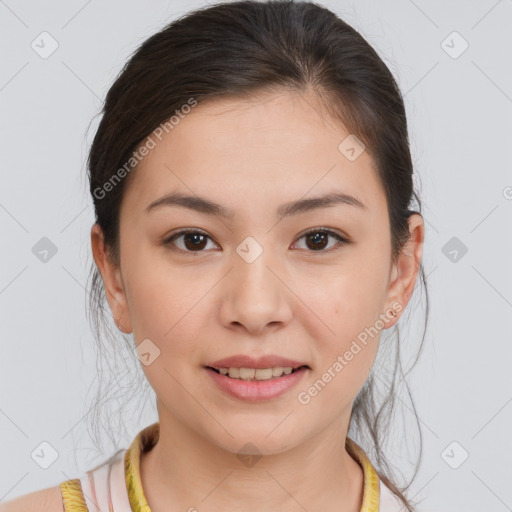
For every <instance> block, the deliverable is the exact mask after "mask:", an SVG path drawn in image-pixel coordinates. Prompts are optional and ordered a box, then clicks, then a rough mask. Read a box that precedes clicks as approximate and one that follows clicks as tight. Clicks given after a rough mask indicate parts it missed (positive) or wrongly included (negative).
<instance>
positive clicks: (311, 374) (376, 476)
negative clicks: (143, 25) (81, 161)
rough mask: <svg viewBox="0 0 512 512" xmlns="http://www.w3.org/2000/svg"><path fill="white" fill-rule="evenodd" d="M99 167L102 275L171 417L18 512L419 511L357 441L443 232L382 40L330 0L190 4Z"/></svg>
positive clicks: (146, 55)
mask: <svg viewBox="0 0 512 512" xmlns="http://www.w3.org/2000/svg"><path fill="white" fill-rule="evenodd" d="M88 164H89V173H90V175H89V177H90V190H91V194H92V197H93V201H94V207H95V213H96V222H95V224H94V226H93V227H92V231H91V243H92V251H93V255H94V260H95V262H96V265H97V267H98V271H99V272H100V274H101V280H100V279H99V277H98V276H99V274H97V275H96V276H97V279H95V280H94V282H95V286H97V285H101V286H103V287H104V292H105V295H106V298H107V300H108V304H109V307H110V310H111V313H112V316H113V318H114V319H115V320H116V324H117V326H118V328H119V329H120V330H121V331H122V332H123V333H127V334H128V333H129V334H133V340H134V347H136V351H137V354H138V356H139V358H140V363H141V365H142V369H143V371H144V373H145V375H146V377H147V380H148V382H149V384H150V385H151V387H152V388H153V390H154V391H155V395H156V399H157V406H158V418H159V421H158V422H157V423H155V424H153V425H150V426H149V427H147V428H145V429H144V430H142V431H141V432H139V434H138V435H137V436H136V437H135V439H134V440H133V443H132V444H131V446H130V447H129V448H128V449H124V450H120V451H118V452H117V453H116V454H114V456H112V457H111V458H110V459H109V460H107V461H106V462H105V463H104V464H102V465H100V466H98V467H96V468H94V469H91V470H90V471H89V472H88V473H87V474H85V475H82V476H81V477H80V478H75V479H71V480H68V481H65V482H62V483H61V484H60V486H57V487H55V488H51V489H47V490H44V491H39V492H38V493H34V494H33V495H30V497H28V496H25V497H22V498H18V499H17V500H13V501H12V502H11V503H8V504H5V505H4V507H5V511H13V510H17V509H18V508H19V509H20V510H21V508H22V507H23V510H25V511H26V510H31V509H32V508H34V509H35V508H37V509H38V510H41V507H42V504H43V503H45V502H46V506H47V510H62V509H63V508H64V510H66V511H72V510H96V509H97V508H96V507H99V509H100V510H115V511H116V512H117V511H129V510H137V511H138V510H145V511H149V510H152V511H154V512H155V511H157V512H158V511H163V510H166V511H174V510H189V511H193V510H202V511H206V510H211V511H216V510H221V509H223V510H233V509H235V508H238V507H240V506H243V508H244V509H246V510H250V511H260V510H266V511H268V510H285V511H288V510H289V511H294V510H300V509H302V510H324V511H325V510H327V511H330V510H332V511H340V510H343V511H344V512H356V511H365V512H369V511H378V510H380V511H381V512H383V511H384V512H385V511H398V510H404V509H405V510H416V508H414V506H413V504H412V502H411V501H410V500H409V499H408V498H407V497H406V496H405V493H404V492H403V491H402V490H401V489H400V488H399V486H398V485H397V484H396V483H393V481H392V479H391V477H389V476H386V475H385V472H384V471H383V470H382V469H378V468H377V466H374V465H373V464H372V462H371V461H370V458H369V456H368V455H367V454H366V451H365V450H364V449H363V448H362V447H361V446H360V445H359V444H357V443H356V442H355V441H353V440H352V439H351V437H350V436H348V432H349V428H352V429H354V428H355V433H357V430H358V428H359V427H360V426H361V427H362V425H363V423H364V419H365V418H368V417H371V413H372V392H373V387H372V386H373V381H372V374H371V370H372V366H373V364H374V361H375V359H376V356H377V351H378V348H379V341H380V335H381V331H382V330H386V329H390V328H392V327H393V326H394V325H395V324H396V322H398V320H399V318H400V316H401V314H402V312H403V311H404V309H405V308H406V306H407V304H408V302H409V299H410V298H411V295H412V293H413V290H414V287H415V283H416V280H417V277H418V274H420V271H421V272H422V267H421V257H422V249H423V240H424V223H423V219H422V216H421V213H420V212H419V211H416V210H413V209H410V206H411V202H412V200H413V199H414V198H416V199H417V197H416V194H415V192H414V190H413V179H412V178H413V168H412V163H411V156H410V152H409V145H408V134H407V122H406V116H405V110H404V105H403V101H402V97H401V94H400V91H399V89H398V87H397V85H396V82H395V80H394V78H393V76H392V74H391V73H390V71H389V70H388V68H387V67H386V66H385V64H384V63H383V62H382V60H381V59H380V58H379V57H378V55H377V54H376V52H375V51H374V50H373V49H372V48H371V47H370V46H369V44H368V43H367V42H366V41H365V40H364V39H363V38H362V36H361V35H360V34H358V33H357V32H356V31H355V30H354V29H352V28H351V27H350V26H348V25H347V24H346V23H345V22H343V21H342V20H340V19H339V18H338V17H337V16H335V15H334V14H333V13H332V12H331V11H329V10H328V9H325V8H322V7H320V6H319V5H316V4H313V3H309V2H300V3H293V2H287V1H275V2H253V1H242V2H234V3H229V4H219V5H215V6H213V7H209V8H205V9H202V10H199V11H195V12H192V13H189V14H188V15H187V16H184V17H182V18H180V19H178V20H176V21H174V22H173V23H171V24H170V25H168V26H167V27H166V28H164V29H163V30H162V31H160V32H159V33H157V34H155V35H153V36H152V37H150V38H149V39H148V40H147V41H145V42H144V43H143V44H142V46H141V47H140V48H139V49H138V51H137V52H135V54H134V55H133V56H132V57H131V59H130V61H129V62H128V63H127V65H126V66H125V68H124V69H123V70H122V72H121V73H120V75H119V77H118V78H117V79H116V81H115V83H114V84H113V86H112V87H111V89H110V90H109V92H108V94H107V98H106V102H105V106H104V110H103V118H102V121H101V123H100V125H99V128H98V130H97V133H96V136H95V138H94V141H93V144H92V147H91V150H90V155H89V161H88ZM418 201H419V200H418ZM395 368H396V367H395ZM375 442H376V444H375V446H374V448H375V449H376V450H377V452H378V453H380V447H379V440H378V439H377V438H375ZM379 467H382V465H380V466H379ZM404 506H405V508H403V507H404ZM16 507H18V508H16Z"/></svg>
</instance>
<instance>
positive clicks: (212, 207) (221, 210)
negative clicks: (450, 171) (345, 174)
mask: <svg viewBox="0 0 512 512" xmlns="http://www.w3.org/2000/svg"><path fill="white" fill-rule="evenodd" d="M340 204H346V205H351V206H356V207H357V208H361V209H366V210H367V209H368V208H367V207H366V206H365V205H364V204H363V203H362V202H361V201H360V200H359V199H357V198H356V197H354V196H352V195H350V194H345V193H341V192H331V193H329V194H325V195H323V196H318V197H312V198H309V199H299V200H297V201H291V202H289V203H285V204H283V205H281V206H280V207H279V208H278V209H277V212H276V215H277V217H279V218H281V219H282V218H284V217H289V216H292V215H298V214H301V213H305V212H309V211H313V210H319V209H321V208H328V207H331V206H335V205H340ZM162 206H182V207H184V208H188V209H190V210H194V211H196V212H199V213H203V214H206V215H217V216H220V217H224V218H226V219H231V218H233V216H234V215H235V212H233V211H232V210H230V209H228V208H226V207H224V206H221V205H220V204H217V203H214V202H213V201H210V200H208V199H205V198H203V197H199V196H188V195H185V194H182V193H181V192H172V193H170V194H167V195H165V196H163V197H161V198H160V199H156V200H155V201H153V202H152V203H151V204H150V205H149V206H147V208H146V213H149V212H150V211H152V210H154V209H156V208H159V207H162Z"/></svg>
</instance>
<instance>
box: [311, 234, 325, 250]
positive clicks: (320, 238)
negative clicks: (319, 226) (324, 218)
mask: <svg viewBox="0 0 512 512" xmlns="http://www.w3.org/2000/svg"><path fill="white" fill-rule="evenodd" d="M307 238H308V239H311V240H313V244H319V243H321V244H322V245H321V247H318V246H315V245H314V246H313V247H310V245H309V244H308V247H309V248H310V249H319V248H320V249H323V248H324V247H325V246H326V245H327V234H326V233H322V232H317V233H315V234H313V235H310V236H308V237H307Z"/></svg>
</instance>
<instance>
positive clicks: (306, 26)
mask: <svg viewBox="0 0 512 512" xmlns="http://www.w3.org/2000/svg"><path fill="white" fill-rule="evenodd" d="M274 91H275V92H276V93H282V92H284V91H293V92H297V93H299V94H301V93H305V92H309V91H313V92H314V93H316V96H317V97H318V99H319V100H320V101H321V104H322V105H324V106H325V109H326V111H327V112H329V114H330V116H331V118H332V119H335V120H339V121H341V122H342V123H343V124H344V125H345V126H346V128H347V129H348V130H349V132H350V133H351V134H355V135H356V136H357V137H358V138H359V139H360V140H361V141H363V143H364V144H365V146H366V150H367V151H368V152H369V153H370V155H371V156H372V158H373V161H374V162H375V166H376V170H377V174H378V176H379V179H380V182H381V184H382V186H383V189H384V191H385V195H386V199H387V205H388V213H389V221H390V229H391V233H390V236H391V242H392V244H391V245H392V257H393V259H394V260H396V258H397V256H398V255H399V254H400V252H401V250H402V248H403V246H404V244H405V243H406V242H407V241H408V239H409V225H408V219H409V216H410V215H411V214H412V213H414V212H417V213H420V211H421V202H420V199H419V197H418V195H417V194H416V192H415V190H414V186H413V165H412V161H411V154H410V149H409V141H408V130H407V121H406V114H405V108H404V103H403V98H402V95H401V92H400V90H399V88H398V86H397V83H396V82H395V79H394V78H393V75H392V74H391V72H390V70H389V69H388V68H387V67H386V65H385V64H384V62H383V60H382V59H381V58H380V57H379V56H378V54H377V53H376V51H375V50H374V49H373V48H372V47H371V46H370V45H369V44H368V43H367V42H366V40H365V39H364V38H363V37H362V36H361V35H360V34H359V33H358V32H357V31H356V30H354V29H353V28H352V27H350V26H349V25H348V24H347V23H345V22H344V21H343V20H341V19H340V18H339V17H337V16H336V15H335V14H334V13H333V12H331V11H330V10H328V9H326V8H324V7H322V6H321V5H319V4H316V3H312V2H293V1H267V2H262V1H251V0H245V1H239V2H229V3H225V4H222V3H221V4H216V5H214V6H208V7H205V8H202V9H199V10H196V11H193V12H190V13H188V14H187V15H185V16H182V17H181V18H179V19H176V20H175V21H173V22H172V23H170V24H169V25H167V26H166V27H164V28H163V29H162V30H161V31H159V32H158V33H156V34H154V35H152V36H151V37H149V38H148V39H147V40H145V41H144V42H143V44H142V45H141V46H140V47H139V48H138V49H137V50H136V51H135V52H134V54H133V55H132V56H131V58H130V59H129V61H128V62H127V63H126V65H125V66H124V68H123V69H122V70H121V72H120V73H119V75H118V77H117V79H116V80H115V82H114V84H113V85H112V87H111V88H110V90H109V91H108V94H107V96H106V100H105V103H104V107H103V110H102V114H103V115H102V119H101V122H100V124H99V127H98V129H97V132H96V134H95V137H94V140H93V143H92V146H91V149H90V153H89V158H88V171H89V180H90V191H91V195H92V198H93V202H94V209H95V216H96V222H97V223H98V224H99V226H100V227H101V229H102V231H103V234H104V237H105V243H106V246H107V248H108V250H109V254H110V256H111V257H112V261H113V262H115V263H119V261H120V260H119V256H120V255H119V220H120V219H119V211H120V204H121V201H122V198H123V194H124V192H125V190H126V187H127V186H129V183H130V180H131V178H132V176H133V175H134V173H135V172H136V165H133V166H132V167H129V170H127V169H128V168H127V167H126V163H127V162H129V161H130V159H131V158H133V155H134V154H135V152H136V151H137V148H139V147H140V146H141V144H143V143H144V141H145V140H147V137H148V135H150V134H151V133H153V131H154V130H155V129H157V128H158V127H159V126H160V125H161V124H162V123H165V122H166V121H167V120H169V119H170V118H171V117H172V116H173V115H176V112H177V111H180V109H181V108H182V107H183V105H187V104H190V100H191V99H193V100H194V101H197V103H198V104H201V103H202V102H205V101H211V100H214V99H216V98H223V97H224V98H244V97H245V98H250V97H255V95H257V94H258V93H260V92H274ZM340 142H341V141H340ZM132 162H133V160H132ZM123 168H124V169H125V171H124V172H122V171H121V172H119V171H120V169H123ZM113 178H116V179H115V180H114V181H113ZM107 183H110V185H109V186H108V187H106V186H105V184H107ZM413 201H416V203H417V205H418V206H417V209H416V210H413V209H410V207H411V203H412V202H413ZM420 276H421V282H422V283H423V285H424V287H425V294H426V298H427V315H426V317H425V331H424V333H423V337H422V340H421V345H420V348H419V350H418V353H417V357H416V360H415V363H416V361H417V359H418V357H419V355H420V353H421V350H422V348H423V342H424V339H425V332H426V327H427V318H428V293H427V289H426V282H425V274H424V269H423V266H421V269H420ZM90 290H91V293H90V310H91V313H92V324H93V328H94V330H95V334H96V338H97V340H98V342H99V343H100V346H101V345H102V344H103V342H102V331H103V333H104V334H106V335H107V336H109V337H110V339H111V341H112V343H111V342H109V343H107V344H103V347H102V348H101V350H99V353H100V355H102V354H103V355H104V352H105V351H110V353H111V354H112V357H108V358H104V359H107V363H108V366H109V369H111V366H112V364H111V363H112V360H113V359H114V358H115V357H117V356H118V355H119V354H118V351H117V349H115V350H114V349H112V347H113V343H115V340H116V339H119V336H118V335H116V334H113V332H112V327H111V326H110V325H109V320H110V314H109V313H108V307H107V304H106V300H105V293H104V288H103V283H102V279H101V275H100V273H99V272H98V269H97V268H96V266H95V264H94V263H93V264H92V266H91V280H90ZM394 333H395V334H396V354H395V362H394V366H393V368H392V372H391V374H392V376H391V382H390V383H389V384H386V385H385V387H386V393H385V395H384V398H379V396H378V393H377V387H376V384H377V383H376V381H375V377H380V380H382V381H383V382H384V381H385V377H384V375H380V376H379V375H376V374H375V372H374V370H372V373H371V374H370V376H369V378H368V379H367V381H366V382H365V384H364V386H363V388H362V389H361V391H360V392H359V394H358V396H357V397H356V399H355V401H354V404H353V409H352V416H351V421H350V429H349V433H351V437H356V436H361V437H362V435H363V430H365V431H367V433H368V435H369V437H370V441H369V442H368V443H366V444H365V443H363V441H359V442H360V443H361V444H362V446H363V448H364V449H365V451H366V452H367V453H368V455H369V457H370V459H371V460H372V463H373V464H374V466H375V468H376V469H377V471H378V473H379V476H380V477H381V479H382V480H383V482H384V483H385V484H386V485H387V486H388V487H390V488H391V489H392V491H393V492H394V493H395V494H396V495H397V496H398V497H399V498H400V499H401V500H402V502H403V503H404V505H405V506H406V508H407V510H410V511H412V510H414V508H413V505H412V503H411V502H410V501H409V500H408V499H407V498H406V497H405V491H406V490H407V488H408V487H409V486H410V483H409V485H408V486H406V487H399V486H398V484H396V483H393V480H394V479H395V478H394V476H393V472H392V470H391V467H390V464H389V462H388V461H387V459H386V457H385V455H384V450H383V442H384V440H385V438H386V437H387V436H388V434H389V428H390V427H389V425H390V418H391V415H392V413H393V409H394V405H395V398H396V396H395V392H396V384H397V380H396V379H397V378H399V377H400V376H401V377H403V376H404V374H403V369H402V364H401V358H400V339H399V332H398V326H397V325H395V327H394ZM125 342H126V347H127V348H129V349H130V352H132V350H133V346H132V345H131V344H130V342H129V341H128V340H126V339H125ZM103 362H104V361H103ZM125 362H126V361H125ZM415 363H414V364H415ZM130 365H133V360H132V361H129V362H128V364H127V365H126V371H127V372H129V371H130ZM137 366H139V365H137ZM413 366H414V365H413ZM127 374H128V373H126V375H127ZM108 375H112V372H111V371H109V372H108ZM144 380H145V379H144ZM116 384H118V382H116ZM405 385H406V386H407V384H405ZM112 388H113V383H112V382H109V383H108V384H107V385H105V384H104V383H102V382H101V381H100V386H99V387H98V393H97V396H96V401H95V403H96V405H98V403H99V401H100V400H101V399H102V398H103V393H105V391H107V394H108V392H109V390H111V389H112ZM125 389H126V390H127V391H132V392H134V393H139V392H140V386H134V385H133V379H132V378H131V377H130V378H128V379H127V383H126V384H125ZM407 389H408V387H407ZM409 396H410V393H409ZM92 412H93V413H95V412H96V411H95V407H93V411H92ZM414 415H415V418H416V423H417V426H418V430H419V432H420V454H419V458H418V464H417V466H416V471H415V474H414V476H416V472H417V470H418V467H419V463H420V460H421V429H420V425H419V421H418V418H417V415H416V412H415V410H414ZM88 420H89V421H91V425H92V426H93V428H98V426H99V424H100V420H99V419H98V417H97V416H95V415H94V414H93V415H90V416H89V418H88ZM105 430H106V431H107V433H109V434H111V433H112V430H115V429H113V428H112V426H111V425H110V424H108V425H107V427H106V429H105ZM352 434H353V436H352ZM372 454H374V455H372ZM411 483H412V482H411Z"/></svg>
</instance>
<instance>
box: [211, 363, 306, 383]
mask: <svg viewBox="0 0 512 512" xmlns="http://www.w3.org/2000/svg"><path fill="white" fill-rule="evenodd" d="M205 368H206V369H207V370H211V371H213V372H215V373H218V374H219V375H223V376H224V377H227V378H229V379H233V380H242V381H268V380H277V379H280V378H281V377H284V376H286V375H291V374H292V373H296V372H298V371H300V370H303V369H311V368H310V367H309V366H308V365H306V364H304V365H301V366H297V367H291V366H273V367H269V368H244V367H229V368H228V367H225V368H214V367H212V366H205Z"/></svg>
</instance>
